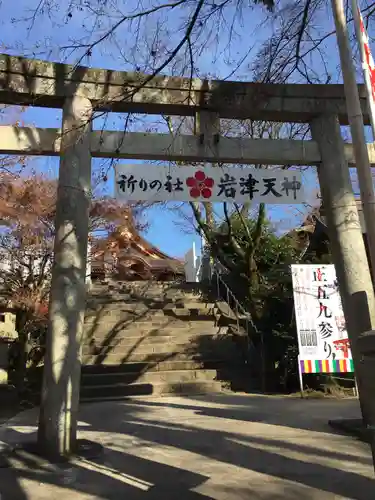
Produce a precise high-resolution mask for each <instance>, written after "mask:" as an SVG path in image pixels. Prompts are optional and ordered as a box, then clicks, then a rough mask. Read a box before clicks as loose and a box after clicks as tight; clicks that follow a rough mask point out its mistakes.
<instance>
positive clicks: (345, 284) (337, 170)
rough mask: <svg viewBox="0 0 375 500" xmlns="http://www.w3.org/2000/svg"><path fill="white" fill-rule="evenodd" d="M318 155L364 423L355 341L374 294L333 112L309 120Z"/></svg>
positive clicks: (373, 320)
mask: <svg viewBox="0 0 375 500" xmlns="http://www.w3.org/2000/svg"><path fill="white" fill-rule="evenodd" d="M311 133H312V137H313V139H314V140H315V141H317V143H318V145H319V149H320V154H321V158H322V163H321V165H319V166H318V175H319V182H320V189H321V195H322V199H323V203H324V208H325V211H326V220H327V226H328V231H329V237H330V243H331V249H332V255H333V260H334V264H335V268H336V274H337V278H338V282H339V289H340V295H341V300H342V305H343V310H344V315H345V321H346V327H347V331H348V336H349V340H350V345H351V349H352V355H353V361H354V367H355V372H356V377H357V383H358V391H359V399H360V404H361V410H362V415H363V418H364V421H365V422H368V421H369V417H368V415H369V412H368V398H369V397H373V395H371V394H368V393H367V391H366V385H365V380H364V377H363V370H362V365H361V363H360V353H359V350H358V347H357V340H358V337H359V335H360V334H361V333H363V332H366V331H368V330H372V329H373V328H374V325H375V298H374V290H373V286H372V281H371V275H370V271H369V266H368V261H367V256H366V250H365V245H364V242H363V237H362V229H361V225H360V221H359V217H358V211H357V205H356V202H355V198H354V194H353V188H352V184H351V180H350V176H349V168H348V165H347V162H346V159H345V154H344V143H343V140H342V137H341V131H340V125H339V121H338V118H337V117H336V116H332V115H329V116H320V117H318V118H317V119H315V121H314V122H313V123H312V124H311Z"/></svg>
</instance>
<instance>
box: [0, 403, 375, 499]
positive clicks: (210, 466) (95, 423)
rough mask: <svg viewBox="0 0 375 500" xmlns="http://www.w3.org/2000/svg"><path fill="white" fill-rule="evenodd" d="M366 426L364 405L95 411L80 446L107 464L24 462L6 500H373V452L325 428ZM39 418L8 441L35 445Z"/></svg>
mask: <svg viewBox="0 0 375 500" xmlns="http://www.w3.org/2000/svg"><path fill="white" fill-rule="evenodd" d="M358 416H359V409H358V404H357V402H356V400H347V401H334V400H306V401H302V400H300V399H290V398H278V397H265V396H246V395H244V396H237V395H235V396H234V395H216V396H207V397H194V398H177V397H175V398H163V399H136V400H131V401H128V402H118V403H96V404H87V405H84V406H82V409H81V422H80V437H81V438H86V439H90V440H95V441H97V442H100V443H102V444H103V446H104V447H105V452H104V454H103V457H102V458H101V459H100V460H96V461H84V460H81V461H77V462H76V463H75V465H74V467H73V468H72V469H71V470H70V471H65V472H63V471H61V470H56V469H51V467H47V466H46V464H44V463H42V462H38V461H37V460H36V459H35V458H33V457H32V456H30V455H29V456H27V455H23V456H22V457H20V458H19V459H17V460H14V461H13V462H12V467H10V468H1V469H0V492H1V493H2V497H1V500H8V499H9V500H26V499H28V500H46V499H48V500H51V499H52V498H56V499H58V500H72V499H74V500H88V499H90V500H92V499H105V500H110V499H113V500H114V499H116V500H122V499H126V500H133V499H145V500H150V499H155V500H156V499H159V500H172V499H173V500H180V499H181V500H189V499H190V500H194V499H201V500H204V499H209V498H212V499H218V500H219V499H220V500H221V499H222V500H232V499H233V500H234V499H236V500H237V499H247V500H249V499H254V500H258V499H259V500H261V499H267V500H281V499H288V500H300V499H301V498H302V499H304V500H325V499H328V500H331V499H343V498H344V499H355V500H371V499H375V484H374V480H373V477H374V474H373V468H372V461H371V455H370V452H369V449H368V446H367V445H365V444H363V443H361V442H359V441H356V440H355V439H352V438H349V437H345V436H340V435H337V434H334V433H333V432H332V431H331V430H330V428H329V427H328V425H327V423H326V422H327V420H328V419H329V418H338V417H358ZM35 417H36V413H35V412H33V411H29V412H25V413H24V414H21V415H20V416H19V417H18V418H17V420H14V419H13V423H12V425H11V426H8V428H7V429H5V428H3V430H2V431H0V440H3V441H7V442H15V441H19V440H20V437H22V438H23V439H25V438H26V437H27V436H28V437H29V438H30V437H32V434H30V433H32V432H33V431H34V430H35V427H32V425H33V424H34V423H35ZM21 433H22V435H21Z"/></svg>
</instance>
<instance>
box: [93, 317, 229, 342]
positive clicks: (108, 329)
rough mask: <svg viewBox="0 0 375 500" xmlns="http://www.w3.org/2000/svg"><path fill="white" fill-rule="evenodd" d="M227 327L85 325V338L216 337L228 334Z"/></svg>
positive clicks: (204, 323) (173, 324) (182, 324)
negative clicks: (147, 336)
mask: <svg viewBox="0 0 375 500" xmlns="http://www.w3.org/2000/svg"><path fill="white" fill-rule="evenodd" d="M227 331H228V329H227V327H218V326H215V325H214V324H213V323H208V322H207V321H205V322H201V323H199V324H198V323H197V324H196V325H195V326H194V327H192V326H190V324H189V323H184V322H181V323H177V324H176V323H173V322H170V323H167V324H156V325H155V324H154V323H131V324H128V325H125V324H124V325H122V324H106V325H103V324H100V325H90V324H86V325H84V338H92V337H96V338H100V339H104V338H107V337H110V336H112V337H114V338H124V337H142V336H144V335H149V336H158V335H161V336H163V335H166V336H169V335H172V336H186V335H197V336H198V335H200V334H206V335H215V334H223V335H224V334H225V333H227Z"/></svg>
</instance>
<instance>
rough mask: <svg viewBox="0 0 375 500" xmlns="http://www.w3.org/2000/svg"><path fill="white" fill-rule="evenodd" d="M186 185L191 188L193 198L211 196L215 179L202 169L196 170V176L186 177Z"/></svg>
mask: <svg viewBox="0 0 375 500" xmlns="http://www.w3.org/2000/svg"><path fill="white" fill-rule="evenodd" d="M186 185H187V186H188V187H189V188H190V190H189V193H190V196H191V197H192V198H200V197H202V198H205V199H206V200H207V199H208V198H211V196H212V188H213V185H214V180H213V179H212V178H211V177H206V174H205V173H204V172H202V171H201V170H198V172H195V174H194V177H188V178H187V179H186Z"/></svg>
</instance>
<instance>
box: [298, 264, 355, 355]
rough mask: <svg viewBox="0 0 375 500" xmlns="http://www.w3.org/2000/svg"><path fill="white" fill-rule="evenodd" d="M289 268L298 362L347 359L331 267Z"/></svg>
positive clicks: (347, 341)
mask: <svg viewBox="0 0 375 500" xmlns="http://www.w3.org/2000/svg"><path fill="white" fill-rule="evenodd" d="M291 267H292V280H293V295H294V308H295V314H296V325H297V335H298V346H299V355H300V358H301V359H302V360H325V359H327V360H340V359H348V358H349V359H351V357H352V356H351V350H350V345H349V340H348V334H347V331H346V326H345V318H344V314H343V310H342V305H341V298H340V294H339V290H338V285H337V278H336V271H335V266H334V265H333V264H327V265H315V264H310V265H293V266H291Z"/></svg>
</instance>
